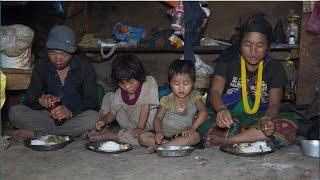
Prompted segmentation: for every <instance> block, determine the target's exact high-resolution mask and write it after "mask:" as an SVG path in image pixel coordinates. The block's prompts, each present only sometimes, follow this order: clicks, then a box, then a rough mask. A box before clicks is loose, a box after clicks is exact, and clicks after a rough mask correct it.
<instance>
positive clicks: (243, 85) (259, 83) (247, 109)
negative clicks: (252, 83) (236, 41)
mask: <svg viewBox="0 0 320 180" xmlns="http://www.w3.org/2000/svg"><path fill="white" fill-rule="evenodd" d="M240 61H241V88H242V102H243V107H244V111H245V112H246V113H247V114H254V113H256V112H257V111H258V109H259V106H260V100H261V90H262V72H263V60H262V61H260V62H259V65H258V78H257V82H256V94H255V100H254V105H253V108H252V109H251V108H250V106H249V102H248V97H247V74H246V65H245V61H244V59H243V57H242V56H241V60H240Z"/></svg>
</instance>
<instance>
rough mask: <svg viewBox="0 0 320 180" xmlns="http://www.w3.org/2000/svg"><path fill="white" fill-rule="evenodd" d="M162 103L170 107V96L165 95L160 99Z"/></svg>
mask: <svg viewBox="0 0 320 180" xmlns="http://www.w3.org/2000/svg"><path fill="white" fill-rule="evenodd" d="M160 105H161V106H163V107H165V108H166V109H168V96H163V97H162V98H161V99H160Z"/></svg>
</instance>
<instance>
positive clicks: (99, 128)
mask: <svg viewBox="0 0 320 180" xmlns="http://www.w3.org/2000/svg"><path fill="white" fill-rule="evenodd" d="M105 125H106V123H105V122H104V121H102V120H99V121H97V122H96V129H97V130H98V131H101V129H102V128H103V127H104V126H105Z"/></svg>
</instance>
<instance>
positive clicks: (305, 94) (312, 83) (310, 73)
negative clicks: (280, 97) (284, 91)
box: [296, 13, 320, 104]
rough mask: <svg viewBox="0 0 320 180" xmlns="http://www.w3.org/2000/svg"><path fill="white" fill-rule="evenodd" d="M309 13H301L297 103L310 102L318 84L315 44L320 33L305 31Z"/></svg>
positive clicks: (319, 68)
mask: <svg viewBox="0 0 320 180" xmlns="http://www.w3.org/2000/svg"><path fill="white" fill-rule="evenodd" d="M309 15H310V13H309V14H302V20H301V33H300V34H301V35H300V38H301V39H300V61H299V63H300V64H299V70H298V82H297V94H296V96H297V104H309V103H311V102H312V100H313V98H314V95H315V89H316V87H317V86H318V88H319V85H320V57H319V56H317V52H316V51H317V49H316V48H317V46H319V43H320V35H317V36H315V35H310V34H307V33H306V31H305V30H306V27H305V25H306V21H307V19H308V17H309Z"/></svg>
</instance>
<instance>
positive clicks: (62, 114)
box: [49, 105, 72, 120]
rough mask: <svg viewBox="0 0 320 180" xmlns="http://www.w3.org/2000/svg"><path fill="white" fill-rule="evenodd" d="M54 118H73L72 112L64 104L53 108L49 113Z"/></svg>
mask: <svg viewBox="0 0 320 180" xmlns="http://www.w3.org/2000/svg"><path fill="white" fill-rule="evenodd" d="M49 115H50V116H52V118H53V119H59V120H62V119H70V118H72V112H71V111H70V110H69V109H68V108H67V107H66V106H64V105H60V106H58V107H56V108H54V109H52V110H51V113H50V114H49Z"/></svg>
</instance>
